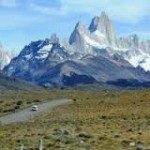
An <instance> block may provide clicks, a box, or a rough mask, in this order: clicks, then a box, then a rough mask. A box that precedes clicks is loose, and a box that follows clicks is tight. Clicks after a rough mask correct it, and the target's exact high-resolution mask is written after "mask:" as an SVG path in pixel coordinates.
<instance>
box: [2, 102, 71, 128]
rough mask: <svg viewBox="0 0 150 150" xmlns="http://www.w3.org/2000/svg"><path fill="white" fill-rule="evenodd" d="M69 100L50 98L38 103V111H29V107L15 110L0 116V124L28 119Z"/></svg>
mask: <svg viewBox="0 0 150 150" xmlns="http://www.w3.org/2000/svg"><path fill="white" fill-rule="evenodd" d="M69 101H70V100H68V99H61V100H51V101H49V102H46V103H42V104H39V105H38V111H31V107H30V108H27V109H24V110H21V111H19V112H15V113H12V114H9V115H6V116H2V117H0V123H1V124H2V125H6V124H10V123H17V122H24V121H28V120H30V119H31V118H33V117H34V116H36V115H39V114H40V113H42V112H46V111H49V110H52V109H53V108H54V107H57V106H60V105H63V104H65V103H67V102H69Z"/></svg>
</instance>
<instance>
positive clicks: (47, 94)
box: [0, 89, 150, 150]
mask: <svg viewBox="0 0 150 150" xmlns="http://www.w3.org/2000/svg"><path fill="white" fill-rule="evenodd" d="M8 92H10V94H9V96H8ZM17 93H18V94H17V96H16V99H15V95H16V93H15V94H14V92H13V91H7V92H3V93H0V98H1V99H0V103H1V105H0V107H1V110H3V111H1V112H0V113H1V115H4V114H6V113H10V112H7V111H6V110H10V109H12V108H11V107H13V108H14V107H15V106H16V104H17V102H18V101H19V100H21V101H22V102H20V103H21V104H20V105H19V106H20V109H23V108H26V107H28V106H29V105H31V104H33V103H35V102H37V103H41V102H45V101H46V100H48V99H54V98H69V99H70V98H71V99H72V102H71V103H68V104H64V105H63V106H58V107H56V108H54V109H53V110H52V111H47V112H45V113H42V114H41V115H40V116H36V117H35V118H34V119H32V120H28V121H27V122H26V123H20V124H9V125H5V126H4V125H0V149H2V150H12V149H15V148H18V147H19V146H20V145H21V144H22V143H23V144H24V146H25V147H26V148H29V147H30V148H35V147H37V146H38V141H39V139H43V146H44V149H45V150H51V149H52V150H59V149H60V150H147V149H148V148H149V147H150V141H149V139H150V110H149V104H150V90H149V89H142V90H126V91H103V92H102V91H100V92H92V91H77V90H47V91H18V92H17ZM4 97H5V98H6V99H7V102H6V99H5V98H4ZM21 97H22V99H21ZM37 99H38V101H37ZM29 102H30V103H29ZM8 104H12V105H8ZM2 106H5V108H2ZM10 106H11V107H10Z"/></svg>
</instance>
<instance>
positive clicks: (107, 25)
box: [89, 12, 116, 46]
mask: <svg viewBox="0 0 150 150" xmlns="http://www.w3.org/2000/svg"><path fill="white" fill-rule="evenodd" d="M89 30H90V32H95V31H99V32H100V33H101V34H103V35H104V36H105V37H106V39H107V41H108V44H110V45H112V46H116V34H115V30H114V27H113V25H112V22H111V20H110V19H109V17H108V16H107V15H106V13H105V12H102V13H101V15H100V16H96V17H94V18H93V19H92V22H91V24H90V26H89Z"/></svg>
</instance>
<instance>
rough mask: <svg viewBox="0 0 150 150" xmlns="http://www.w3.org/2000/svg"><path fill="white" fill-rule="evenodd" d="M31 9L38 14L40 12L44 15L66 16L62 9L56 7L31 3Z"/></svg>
mask: <svg viewBox="0 0 150 150" xmlns="http://www.w3.org/2000/svg"><path fill="white" fill-rule="evenodd" d="M30 7H31V8H32V9H33V10H34V11H37V12H40V13H42V14H44V15H64V14H65V12H64V11H63V10H61V9H58V8H55V7H50V6H49V7H48V6H42V5H38V4H35V3H30Z"/></svg>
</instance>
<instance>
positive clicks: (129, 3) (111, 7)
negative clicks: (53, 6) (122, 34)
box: [61, 0, 150, 23]
mask: <svg viewBox="0 0 150 150" xmlns="http://www.w3.org/2000/svg"><path fill="white" fill-rule="evenodd" d="M61 1H62V4H63V6H62V7H63V9H64V10H65V11H66V12H68V13H70V12H79V13H80V12H82V13H89V14H90V15H97V14H99V13H100V12H101V11H106V12H107V13H108V15H109V16H110V17H111V18H112V19H114V20H116V21H120V22H126V23H129V22H130V23H136V22H139V21H140V20H141V19H143V17H146V16H147V17H150V14H149V10H150V1H149V0H76V1H69V0H61Z"/></svg>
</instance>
